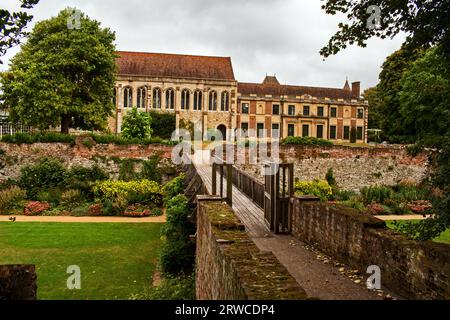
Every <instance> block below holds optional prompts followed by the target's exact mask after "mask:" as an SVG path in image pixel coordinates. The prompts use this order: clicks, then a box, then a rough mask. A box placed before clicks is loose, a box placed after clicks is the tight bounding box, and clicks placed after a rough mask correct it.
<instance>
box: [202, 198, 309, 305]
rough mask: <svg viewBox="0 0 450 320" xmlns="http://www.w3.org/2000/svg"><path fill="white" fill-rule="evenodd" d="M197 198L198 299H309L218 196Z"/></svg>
mask: <svg viewBox="0 0 450 320" xmlns="http://www.w3.org/2000/svg"><path fill="white" fill-rule="evenodd" d="M197 202H198V207H197V208H198V212H197V252H196V296H197V299H200V300H204V299H207V300H268V299H275V300H304V299H307V298H308V296H307V294H306V292H305V290H304V289H303V288H302V287H300V286H299V285H298V283H297V282H296V281H295V279H294V278H293V277H292V276H291V275H290V274H289V272H288V271H287V269H286V268H285V267H284V266H283V265H282V264H281V263H280V262H279V261H278V260H277V258H276V257H275V256H274V255H273V254H272V253H271V252H262V251H261V250H260V249H259V248H258V247H257V246H256V245H255V243H254V242H253V241H252V240H251V239H250V237H249V236H248V234H247V233H246V231H245V227H244V225H243V224H242V223H241V222H240V221H239V219H238V218H237V217H236V215H235V213H234V212H233V210H232V209H231V207H230V206H228V205H227V204H226V203H224V202H223V201H222V200H221V199H220V198H218V197H208V196H198V197H197Z"/></svg>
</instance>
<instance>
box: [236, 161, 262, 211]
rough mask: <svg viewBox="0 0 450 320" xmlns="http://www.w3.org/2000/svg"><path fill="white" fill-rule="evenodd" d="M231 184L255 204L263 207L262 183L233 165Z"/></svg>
mask: <svg viewBox="0 0 450 320" xmlns="http://www.w3.org/2000/svg"><path fill="white" fill-rule="evenodd" d="M233 184H234V186H235V187H237V188H238V189H239V190H240V191H241V192H242V193H244V194H245V195H247V196H248V197H249V198H250V199H252V200H253V202H254V203H255V204H256V205H258V206H259V207H260V208H261V209H264V184H262V183H261V182H259V181H257V180H256V179H255V178H253V177H252V176H250V175H249V174H248V173H246V172H244V171H242V170H239V169H238V168H236V167H233Z"/></svg>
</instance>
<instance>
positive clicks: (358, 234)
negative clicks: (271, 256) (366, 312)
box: [292, 198, 450, 299]
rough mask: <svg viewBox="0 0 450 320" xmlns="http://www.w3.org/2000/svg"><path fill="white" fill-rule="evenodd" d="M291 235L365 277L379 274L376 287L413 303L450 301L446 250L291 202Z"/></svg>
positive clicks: (370, 221) (449, 250)
mask: <svg viewBox="0 0 450 320" xmlns="http://www.w3.org/2000/svg"><path fill="white" fill-rule="evenodd" d="M292 202H293V214H292V234H293V235H294V236H295V237H297V238H298V239H300V240H301V241H304V242H307V243H309V244H313V245H314V246H316V247H317V248H318V249H319V250H321V251H322V252H324V253H326V254H328V255H330V256H332V257H334V258H336V259H338V260H339V261H341V262H344V263H347V264H349V265H351V266H352V267H354V268H357V269H359V270H360V271H361V272H363V273H365V272H366V270H367V268H368V267H369V266H372V265H376V266H379V267H380V269H381V285H382V287H386V288H388V289H390V290H392V291H393V292H395V293H397V294H399V295H400V296H403V297H406V298H412V299H448V298H449V297H450V281H449V278H450V245H448V244H439V243H433V242H425V243H422V242H417V241H413V240H409V239H408V238H407V237H406V236H403V235H401V234H399V233H397V232H394V231H392V230H388V229H387V228H386V226H385V223H384V222H383V221H381V220H379V219H376V218H374V217H372V216H370V215H368V214H362V213H361V212H359V211H356V210H354V209H351V208H346V207H342V206H338V205H328V204H324V203H320V202H304V201H303V200H302V199H301V198H295V199H293V201H292Z"/></svg>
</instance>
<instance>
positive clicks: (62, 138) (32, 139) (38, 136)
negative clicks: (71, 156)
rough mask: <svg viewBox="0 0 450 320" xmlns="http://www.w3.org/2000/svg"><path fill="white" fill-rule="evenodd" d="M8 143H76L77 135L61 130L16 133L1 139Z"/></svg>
mask: <svg viewBox="0 0 450 320" xmlns="http://www.w3.org/2000/svg"><path fill="white" fill-rule="evenodd" d="M1 140H2V141H3V142H6V143H15V144H32V143H38V142H41V143H50V142H61V143H70V144H71V145H74V144H75V137H74V136H71V135H70V134H63V133H59V132H40V133H16V134H13V135H4V136H2V139H1Z"/></svg>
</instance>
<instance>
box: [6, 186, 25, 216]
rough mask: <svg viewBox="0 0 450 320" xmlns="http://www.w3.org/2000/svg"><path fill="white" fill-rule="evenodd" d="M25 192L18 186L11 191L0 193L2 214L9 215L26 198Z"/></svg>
mask: <svg viewBox="0 0 450 320" xmlns="http://www.w3.org/2000/svg"><path fill="white" fill-rule="evenodd" d="M25 196H26V194H25V191H23V190H22V189H20V188H19V187H17V186H12V187H10V188H9V189H5V190H1V191H0V214H9V212H8V210H11V209H13V208H14V206H16V205H17V204H18V203H19V202H21V201H22V200H23V199H24V198H25Z"/></svg>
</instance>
